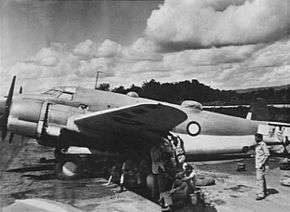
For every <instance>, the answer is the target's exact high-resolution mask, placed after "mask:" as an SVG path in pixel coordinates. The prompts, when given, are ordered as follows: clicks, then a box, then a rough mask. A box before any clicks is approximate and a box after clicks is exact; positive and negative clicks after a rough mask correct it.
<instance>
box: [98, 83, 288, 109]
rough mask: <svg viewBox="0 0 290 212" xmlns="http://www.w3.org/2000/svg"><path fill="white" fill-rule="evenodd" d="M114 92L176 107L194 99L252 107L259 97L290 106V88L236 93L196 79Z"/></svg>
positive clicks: (103, 87)
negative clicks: (132, 94)
mask: <svg viewBox="0 0 290 212" xmlns="http://www.w3.org/2000/svg"><path fill="white" fill-rule="evenodd" d="M109 88H110V85H109V84H107V83H103V84H101V85H100V86H99V89H102V90H109ZM111 91H113V92H116V93H122V94H126V93H128V92H130V91H134V92H136V93H138V95H139V96H140V97H144V98H150V99H155V100H160V101H165V102H170V103H174V104H180V103H181V102H182V101H184V100H194V101H198V102H200V103H202V104H203V105H236V104H238V105H240V104H251V103H252V102H254V101H255V100H256V99H257V98H258V97H260V98H263V99H264V100H265V101H266V102H267V103H268V104H272V103H276V104H289V103H290V87H289V86H288V87H284V88H281V89H276V88H275V89H274V88H263V89H256V90H251V91H249V92H243V93H240V92H237V91H235V90H219V89H213V88H211V87H209V86H207V85H204V84H202V83H200V82H199V81H197V80H195V79H193V80H191V81H189V80H185V81H181V82H174V83H160V82H158V81H155V80H154V79H152V80H150V81H146V82H144V83H143V84H142V86H141V87H139V86H135V85H132V86H131V87H129V88H125V87H124V86H120V87H117V88H114V89H112V90H111Z"/></svg>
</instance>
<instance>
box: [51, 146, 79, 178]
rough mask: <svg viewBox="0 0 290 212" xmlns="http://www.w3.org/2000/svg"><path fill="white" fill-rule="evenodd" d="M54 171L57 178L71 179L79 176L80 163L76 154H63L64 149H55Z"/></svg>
mask: <svg viewBox="0 0 290 212" xmlns="http://www.w3.org/2000/svg"><path fill="white" fill-rule="evenodd" d="M54 154H55V159H56V164H55V172H56V175H57V178H58V179H62V180H71V179H76V178H78V177H80V175H81V173H82V171H81V165H80V158H79V157H78V155H69V154H65V149H56V150H55V152H54Z"/></svg>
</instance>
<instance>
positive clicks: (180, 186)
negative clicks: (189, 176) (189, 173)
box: [170, 173, 188, 202]
mask: <svg viewBox="0 0 290 212" xmlns="http://www.w3.org/2000/svg"><path fill="white" fill-rule="evenodd" d="M182 178H183V174H182V173H178V174H176V179H175V181H174V183H173V186H172V189H171V190H170V194H171V195H172V199H173V202H179V201H181V202H184V201H185V200H186V199H187V197H188V185H187V183H186V182H184V181H182Z"/></svg>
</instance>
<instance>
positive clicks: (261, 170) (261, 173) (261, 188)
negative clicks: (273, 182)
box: [255, 133, 270, 200]
mask: <svg viewBox="0 0 290 212" xmlns="http://www.w3.org/2000/svg"><path fill="white" fill-rule="evenodd" d="M255 141H256V143H257V144H256V147H255V162H256V180H257V198H256V200H262V199H264V198H265V197H266V195H267V186H266V179H265V171H266V164H267V162H268V158H269V156H270V153H269V149H268V148H267V145H266V143H265V142H264V141H263V135H262V134H259V133H256V134H255Z"/></svg>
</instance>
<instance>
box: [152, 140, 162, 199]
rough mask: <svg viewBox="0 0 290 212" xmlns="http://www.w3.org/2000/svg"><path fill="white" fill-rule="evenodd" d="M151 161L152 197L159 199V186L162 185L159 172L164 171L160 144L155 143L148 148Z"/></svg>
mask: <svg viewBox="0 0 290 212" xmlns="http://www.w3.org/2000/svg"><path fill="white" fill-rule="evenodd" d="M150 155H151V162H152V174H153V185H154V186H153V188H152V198H153V199H155V200H158V199H159V194H160V187H161V185H162V176H161V174H162V173H163V172H165V167H164V162H163V161H162V150H161V148H160V145H155V146H153V147H152V148H151V150H150Z"/></svg>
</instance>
